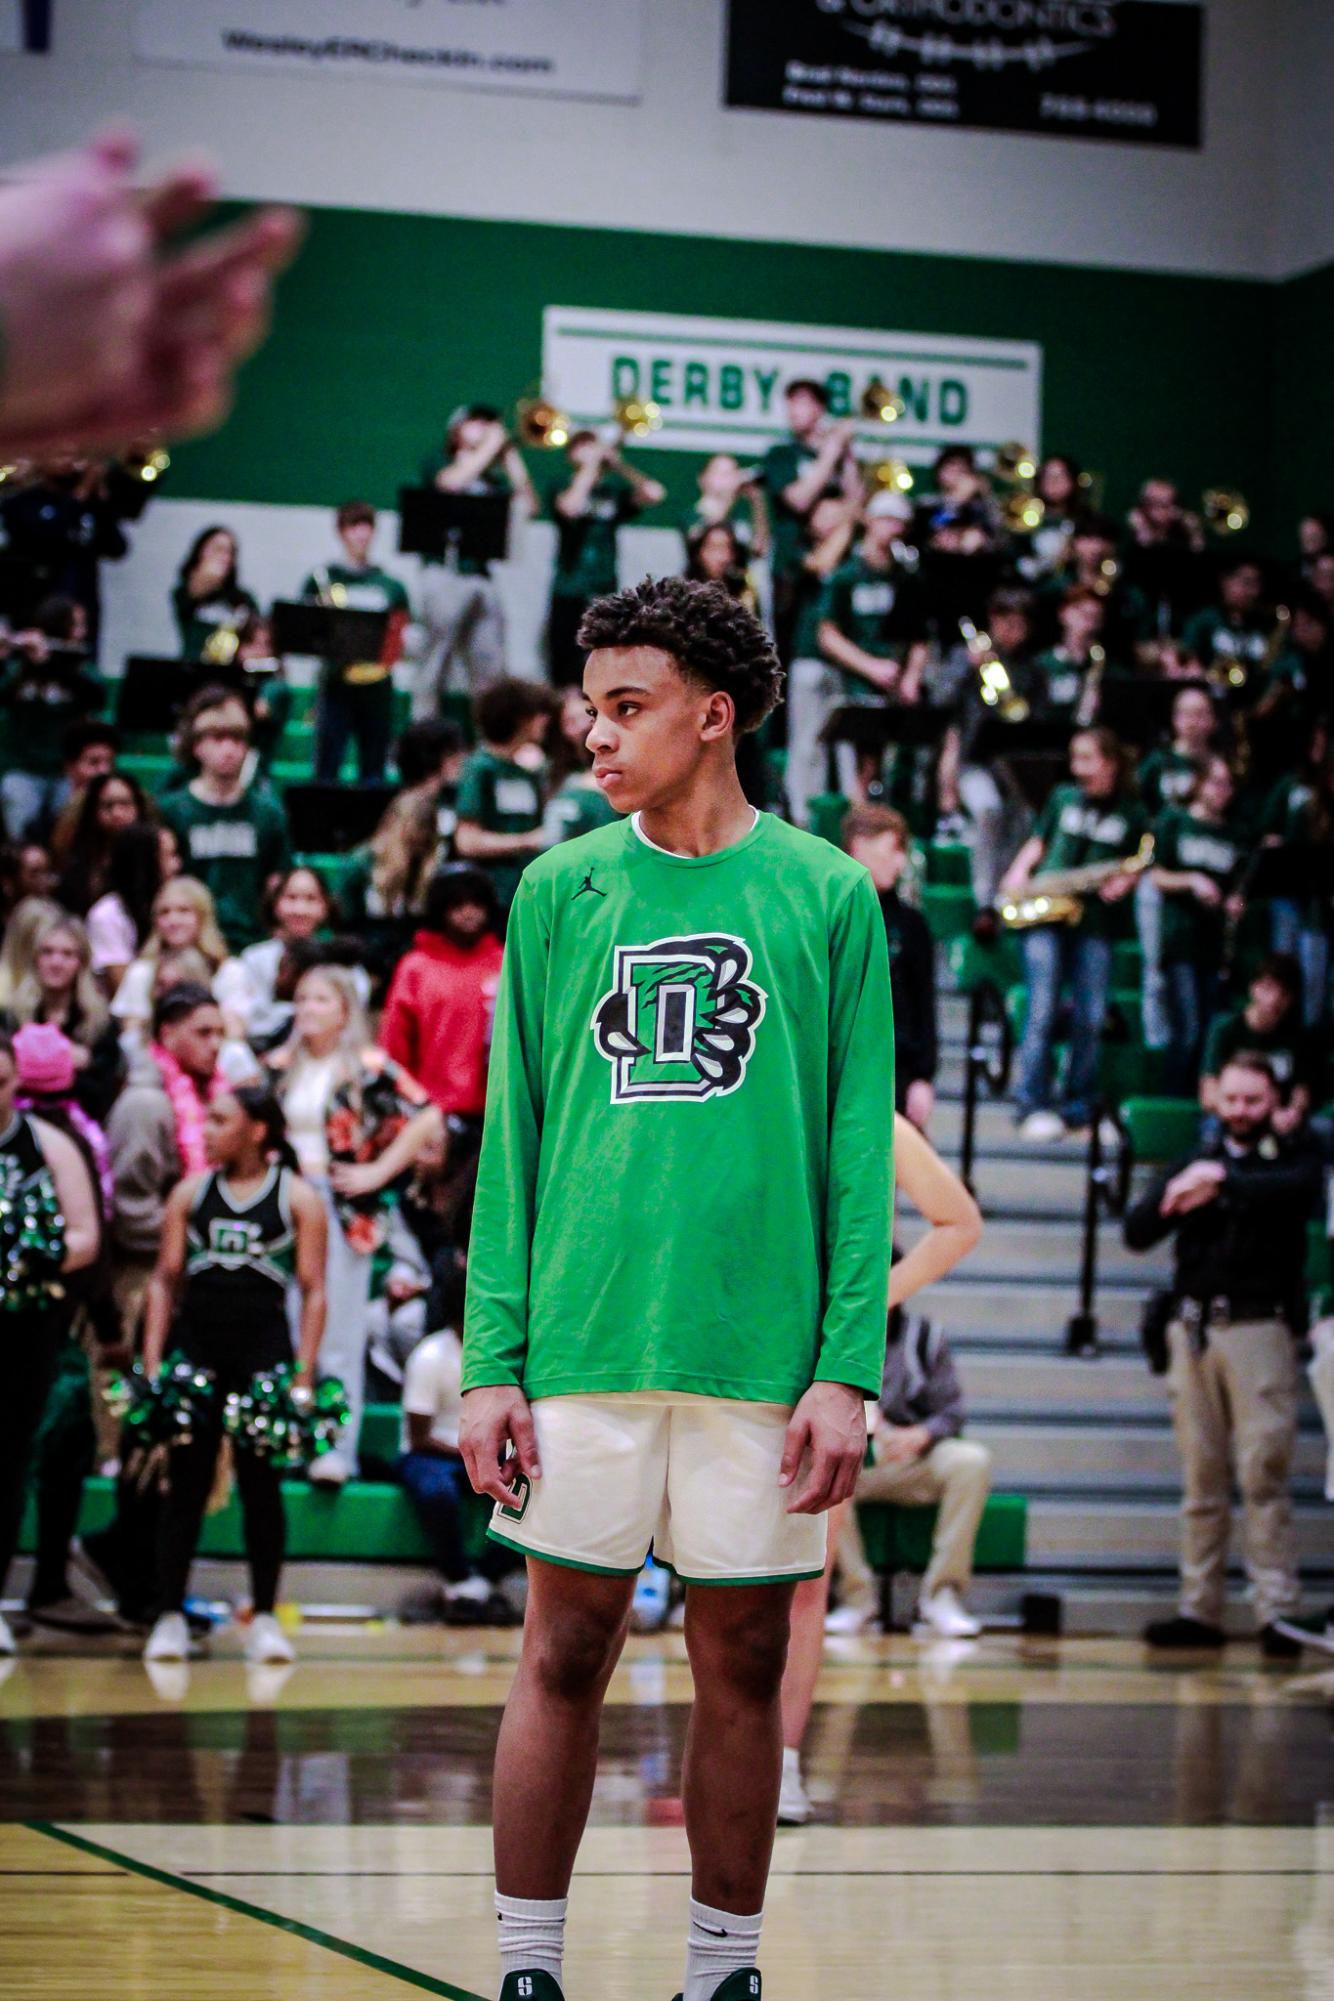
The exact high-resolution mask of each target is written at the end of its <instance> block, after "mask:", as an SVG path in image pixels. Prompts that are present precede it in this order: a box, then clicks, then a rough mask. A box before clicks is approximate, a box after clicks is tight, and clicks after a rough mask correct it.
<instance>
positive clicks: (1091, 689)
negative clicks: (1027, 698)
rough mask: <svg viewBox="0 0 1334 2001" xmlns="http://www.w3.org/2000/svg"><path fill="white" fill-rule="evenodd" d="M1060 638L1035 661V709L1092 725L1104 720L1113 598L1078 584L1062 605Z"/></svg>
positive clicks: (1058, 610) (1058, 612)
mask: <svg viewBox="0 0 1334 2001" xmlns="http://www.w3.org/2000/svg"><path fill="white" fill-rule="evenodd" d="M1056 622H1057V624H1058V626H1059V628H1060V638H1059V639H1058V640H1057V642H1056V644H1055V645H1054V646H1049V647H1048V648H1047V649H1046V651H1045V652H1044V653H1039V654H1038V656H1037V658H1036V660H1035V661H1034V663H1033V666H1034V680H1035V696H1034V709H1035V711H1036V712H1037V713H1038V714H1039V715H1040V716H1042V717H1043V718H1050V719H1051V720H1053V721H1056V720H1059V721H1061V722H1067V723H1069V724H1070V725H1071V727H1072V728H1073V727H1074V726H1075V724H1076V723H1078V724H1080V725H1082V726H1087V725H1088V724H1089V723H1095V722H1096V721H1097V720H1098V707H1099V702H1100V696H1101V688H1102V679H1103V673H1104V671H1105V669H1106V665H1107V650H1106V646H1105V643H1104V641H1103V636H1102V635H1103V628H1104V626H1105V625H1106V622H1107V600H1106V597H1105V596H1100V595H1099V594H1098V592H1097V591H1094V590H1090V589H1089V588H1088V587H1087V585H1083V584H1075V585H1074V586H1073V587H1072V588H1071V589H1070V590H1068V591H1066V593H1065V595H1064V596H1063V597H1062V598H1061V601H1060V603H1059V604H1058V606H1057V608H1056Z"/></svg>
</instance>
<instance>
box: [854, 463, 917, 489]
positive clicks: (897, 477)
mask: <svg viewBox="0 0 1334 2001" xmlns="http://www.w3.org/2000/svg"><path fill="white" fill-rule="evenodd" d="M862 474H863V477H864V478H865V480H866V485H867V489H868V498H869V496H870V494H871V493H911V492H912V490H913V482H914V479H915V477H916V475H915V474H914V472H913V469H912V467H911V466H910V465H909V464H908V461H907V460H906V459H865V460H863V462H862Z"/></svg>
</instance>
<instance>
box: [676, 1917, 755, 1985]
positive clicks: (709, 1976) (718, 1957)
mask: <svg viewBox="0 0 1334 2001" xmlns="http://www.w3.org/2000/svg"><path fill="white" fill-rule="evenodd" d="M763 1922H764V1912H763V1911H757V1912H756V1913H755V1916H754V1917H753V1918H739V1917H737V1915H736V1914H735V1912H733V1911H715V1910H714V1909H713V1907H712V1906H711V1905H709V1904H697V1903H696V1902H695V1899H694V1898H693V1897H692V1898H691V1899H690V1938H689V1940H688V1942H687V1945H686V1980H685V1987H684V1989H683V1990H682V1994H681V2001H713V1997H714V1995H715V1994H716V1993H717V1992H718V1989H719V1988H720V1987H721V1986H722V1984H723V1982H724V1980H726V1978H727V1976H728V1974H729V1973H739V1972H741V1971H742V1969H743V1968H745V1967H749V1966H754V1964H755V1962H756V1960H757V1959H758V1958H759V1952H760V1926H761V1924H762V1923H763Z"/></svg>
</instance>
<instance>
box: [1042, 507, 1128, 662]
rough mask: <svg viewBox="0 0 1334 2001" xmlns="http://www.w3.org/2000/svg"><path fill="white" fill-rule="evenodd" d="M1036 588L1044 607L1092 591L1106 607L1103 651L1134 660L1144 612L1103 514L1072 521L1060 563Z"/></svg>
mask: <svg viewBox="0 0 1334 2001" xmlns="http://www.w3.org/2000/svg"><path fill="white" fill-rule="evenodd" d="M1038 589H1039V592H1040V598H1039V603H1040V605H1042V606H1043V607H1044V608H1045V607H1049V606H1052V605H1055V604H1059V603H1060V601H1061V599H1062V598H1063V597H1064V596H1065V594H1066V592H1067V591H1071V590H1077V589H1082V590H1089V591H1092V592H1094V594H1095V595H1096V596H1098V597H1100V598H1101V599H1102V600H1103V603H1104V605H1105V606H1106V617H1105V619H1104V622H1103V635H1102V636H1103V644H1104V645H1105V646H1106V648H1107V651H1108V653H1109V654H1110V655H1111V657H1112V659H1113V660H1116V661H1124V662H1128V661H1130V660H1132V659H1133V658H1134V656H1135V644H1136V641H1137V640H1138V638H1139V636H1140V634H1141V632H1142V631H1143V629H1144V626H1145V624H1146V622H1147V618H1148V612H1147V607H1146V606H1145V603H1144V600H1143V598H1142V597H1141V596H1140V594H1139V592H1138V591H1136V590H1135V589H1134V588H1133V587H1132V586H1130V585H1128V584H1127V583H1126V581H1125V577H1124V574H1123V572H1122V567H1121V562H1120V559H1119V557H1118V555H1117V531H1116V523H1115V522H1114V521H1112V520H1110V519H1109V518H1108V517H1107V516H1106V515H1104V514H1089V515H1084V516H1082V517H1081V518H1080V519H1079V520H1078V521H1077V522H1076V523H1075V526H1074V529H1073V532H1072V534H1071V536H1070V548H1069V554H1068V556H1067V558H1066V560H1065V562H1064V563H1063V564H1062V565H1061V567H1060V568H1059V569H1057V570H1053V571H1052V572H1051V573H1050V574H1049V575H1048V576H1046V577H1044V578H1043V579H1042V581H1041V582H1040V584H1039V586H1038ZM1044 630H1045V625H1044Z"/></svg>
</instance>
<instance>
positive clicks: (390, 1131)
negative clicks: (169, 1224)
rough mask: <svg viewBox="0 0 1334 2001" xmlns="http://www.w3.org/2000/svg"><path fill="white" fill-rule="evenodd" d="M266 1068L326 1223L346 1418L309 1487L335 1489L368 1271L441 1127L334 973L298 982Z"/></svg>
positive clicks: (330, 1371)
mask: <svg viewBox="0 0 1334 2001" xmlns="http://www.w3.org/2000/svg"><path fill="white" fill-rule="evenodd" d="M265 1062H266V1065H267V1067H268V1069H269V1071H270V1072H271V1073H272V1075H273V1077H274V1079H275V1084H276V1089H277V1092H278V1095H279V1097H280V1099H281V1100H282V1105H283V1110H284V1113H285V1115H286V1118H287V1128H288V1133H289V1136H290V1138H291V1141H292V1145H293V1146H294V1147H295V1149H296V1155H297V1160H298V1162H299V1163H300V1167H301V1172H302V1174H303V1175H304V1176H305V1178H306V1179H307V1180H308V1181H310V1182H311V1183H313V1185H314V1186H315V1188H316V1189H317V1190H318V1191H319V1194H320V1199H321V1201H322V1202H323V1203H324V1207H325V1213H326V1216H327V1219H328V1225H329V1250H328V1286H327V1291H328V1301H329V1316H328V1324H327V1326H326V1329H325V1335H324V1346H323V1349H322V1351H321V1367H322V1370H323V1373H324V1374H325V1375H330V1376H337V1377H338V1378H339V1380H340V1381H341V1382H342V1384H343V1386H344V1388H345V1389H346V1391H347V1398H348V1410H349V1416H348V1421H347V1424H346V1426H345V1427H344V1430H343V1432H342V1435H341V1437H340V1440H339V1443H338V1445H337V1446H336V1448H335V1449H334V1450H333V1451H332V1452H329V1453H326V1454H325V1455H324V1457H323V1458H321V1459H318V1460H316V1461H315V1463H314V1465H313V1466H312V1468H311V1475H310V1477H311V1478H312V1479H315V1480H319V1481H323V1482H326V1483H328V1484H330V1485H333V1486H341V1485H342V1483H343V1482H344V1481H345V1480H347V1479H349V1478H350V1477H351V1475H352V1474H353V1472H354V1471H355V1470H356V1452H357V1439H358V1436H359V1434H360V1431H361V1413H362V1410H363V1408H364V1406H365V1379H366V1342H367V1339H368V1336H369V1322H368V1318H367V1310H366V1309H367V1306H368V1303H369V1300H370V1287H371V1261H372V1258H373V1256H374V1254H375V1252H376V1251H377V1250H379V1248H380V1246H381V1245H382V1243H383V1242H384V1240H385V1235H386V1231H387V1221H386V1218H387V1213H388V1210H389V1208H390V1206H391V1205H392V1203H393V1200H394V1196H393V1187H394V1184H395V1183H396V1182H397V1181H398V1179H399V1177H400V1176H401V1175H403V1174H404V1173H405V1172H406V1170H407V1169H408V1168H410V1167H411V1166H412V1165H413V1163H414V1161H415V1160H416V1158H417V1156H418V1154H419V1152H420V1150H421V1148H422V1147H423V1146H424V1145H426V1144H427V1142H428V1141H430V1140H431V1139H434V1138H438V1136H439V1133H440V1129H441V1118H440V1113H439V1111H438V1110H437V1109H436V1107H435V1106H434V1105H432V1104H431V1103H430V1102H429V1101H428V1099H427V1097H426V1093H425V1092H424V1091H423V1090H422V1088H421V1086H420V1085H419V1084H418V1083H417V1082H416V1081H415V1079H413V1078H412V1077H410V1076H409V1075H408V1074H407V1072H406V1071H405V1070H403V1069H402V1068H401V1067H400V1065H398V1064H397V1063H395V1062H394V1061H393V1060H392V1059H391V1058H390V1057H388V1056H386V1055H385V1053H384V1051H383V1050H381V1049H376V1048H374V1047H373V1046H372V1044H371V1039H370V1033H369V1030H368V1028H367V1024H366V1019H365V1016H364V1014H363V1013H362V1008H361V1001H360V998H359V995H358V990H357V985H356V982H355V981H354V979H353V978H352V976H351V974H350V973H349V972H348V971H347V970H346V968H344V967H342V966H329V965H326V966H316V967H314V968H312V970H311V971H310V972H308V973H306V974H305V975H304V976H303V977H302V979H301V980H300V981H299V983H298V985H297V989H296V1001H295V1007H294V1011H293V1019H292V1033H291V1036H290V1037H289V1039H288V1040H287V1041H286V1042H285V1043H283V1044H282V1046H281V1047H280V1048H278V1049H275V1050H273V1051H271V1052H270V1054H269V1055H268V1056H267V1057H266V1058H265Z"/></svg>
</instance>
